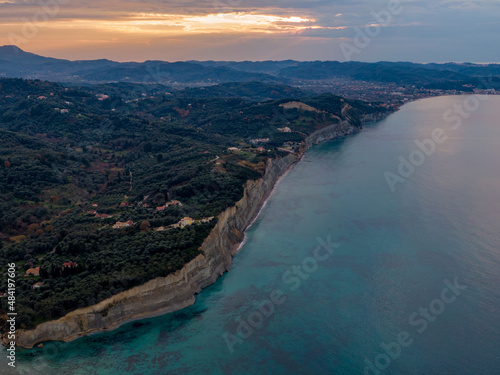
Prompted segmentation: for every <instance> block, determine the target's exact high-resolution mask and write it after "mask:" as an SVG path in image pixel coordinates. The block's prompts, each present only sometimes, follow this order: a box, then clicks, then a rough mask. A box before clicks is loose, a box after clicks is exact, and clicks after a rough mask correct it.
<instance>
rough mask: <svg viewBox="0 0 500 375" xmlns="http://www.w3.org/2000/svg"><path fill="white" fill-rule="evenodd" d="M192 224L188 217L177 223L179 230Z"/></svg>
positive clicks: (192, 221)
mask: <svg viewBox="0 0 500 375" xmlns="http://www.w3.org/2000/svg"><path fill="white" fill-rule="evenodd" d="M193 223H194V220H193V219H192V218H190V217H185V218H183V219H182V220H181V221H179V225H180V227H181V228H184V227H185V226H188V225H191V224H193Z"/></svg>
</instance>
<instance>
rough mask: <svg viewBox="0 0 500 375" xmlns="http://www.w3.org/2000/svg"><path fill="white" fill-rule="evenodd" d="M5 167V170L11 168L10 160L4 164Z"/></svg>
mask: <svg viewBox="0 0 500 375" xmlns="http://www.w3.org/2000/svg"><path fill="white" fill-rule="evenodd" d="M3 165H4V167H5V168H9V167H10V162H9V161H8V160H5V161H4V162H3Z"/></svg>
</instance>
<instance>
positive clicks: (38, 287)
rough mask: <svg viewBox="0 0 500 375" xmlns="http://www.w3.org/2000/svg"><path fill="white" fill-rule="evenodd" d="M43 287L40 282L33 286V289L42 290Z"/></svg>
mask: <svg viewBox="0 0 500 375" xmlns="http://www.w3.org/2000/svg"><path fill="white" fill-rule="evenodd" d="M42 285H43V283H42V282H39V283H36V284H33V285H32V287H31V289H40V287H41V286H42Z"/></svg>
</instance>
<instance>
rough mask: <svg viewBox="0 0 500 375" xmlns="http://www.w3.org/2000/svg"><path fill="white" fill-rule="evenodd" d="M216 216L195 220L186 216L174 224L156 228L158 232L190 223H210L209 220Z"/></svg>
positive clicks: (182, 226) (183, 226)
mask: <svg viewBox="0 0 500 375" xmlns="http://www.w3.org/2000/svg"><path fill="white" fill-rule="evenodd" d="M213 218H214V217H213V216H211V217H204V218H203V219H200V220H195V219H193V218H191V217H184V218H182V219H181V220H180V221H179V222H178V223H176V224H172V225H169V226H168V227H159V228H157V229H156V231H157V232H161V231H164V230H168V229H172V228H181V229H182V228H185V227H187V226H189V225H193V224H196V223H208V222H209V221H211V220H212V219H213Z"/></svg>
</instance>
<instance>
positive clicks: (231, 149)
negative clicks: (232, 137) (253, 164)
mask: <svg viewBox="0 0 500 375" xmlns="http://www.w3.org/2000/svg"><path fill="white" fill-rule="evenodd" d="M228 151H240V149H239V148H238V147H229V148H228Z"/></svg>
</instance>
